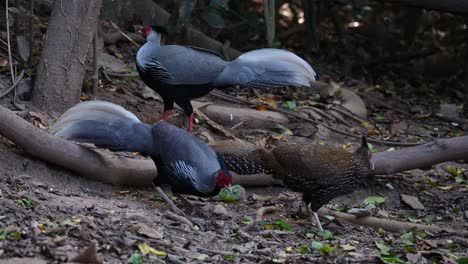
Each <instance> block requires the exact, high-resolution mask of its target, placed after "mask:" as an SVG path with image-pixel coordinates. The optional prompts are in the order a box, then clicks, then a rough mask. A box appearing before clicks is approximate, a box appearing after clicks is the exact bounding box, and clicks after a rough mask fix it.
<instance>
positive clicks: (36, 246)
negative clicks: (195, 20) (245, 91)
mask: <svg viewBox="0 0 468 264" xmlns="http://www.w3.org/2000/svg"><path fill="white" fill-rule="evenodd" d="M131 86H134V85H132V81H128V80H124V81H121V82H120V81H119V83H118V84H116V85H112V87H113V88H112V89H101V94H100V98H101V99H103V100H109V101H112V102H115V103H118V104H120V105H123V106H124V107H126V108H127V109H129V110H131V111H132V112H134V113H135V114H137V115H138V116H139V117H140V118H141V119H142V120H143V121H146V122H154V121H155V120H157V116H158V115H159V113H160V112H161V110H162V104H161V103H160V102H159V101H155V100H144V99H142V98H140V97H139V96H138V91H137V90H136V89H134V88H131ZM108 88H109V87H108ZM204 100H209V101H212V102H215V103H217V104H226V103H224V102H221V101H217V100H215V99H214V98H210V97H209V96H208V97H206V98H204ZM402 102H403V103H402V104H404V101H402ZM424 104H425V103H424V102H421V103H420V105H421V107H423V106H422V105H424ZM427 105H431V104H427ZM368 108H369V110H370V116H371V117H375V116H377V115H380V116H385V115H386V112H387V111H391V110H388V109H382V108H377V107H374V106H373V105H372V103H370V102H368ZM422 111H423V112H426V113H432V111H433V109H422ZM182 117H183V115H178V117H176V118H174V120H173V121H174V122H175V123H176V124H177V121H176V119H177V120H178V122H179V125H180V124H181V123H182V121H181V120H182ZM401 122H407V123H408V124H409V125H408V126H407V128H406V129H405V132H402V136H401V138H402V139H403V140H404V139H405V138H406V137H405V135H404V133H411V132H408V131H409V130H410V129H411V131H417V133H418V135H423V134H424V133H426V134H427V135H431V134H432V135H434V134H433V133H434V131H436V132H437V133H440V134H438V135H441V136H449V133H450V132H451V131H452V130H453V129H452V130H451V129H450V127H451V125H450V123H447V122H443V121H440V120H439V119H437V118H433V117H426V118H425V119H424V120H423V121H420V120H417V121H415V120H411V119H410V118H407V119H406V120H402V121H401ZM288 128H289V129H291V131H292V132H293V134H295V135H301V133H302V134H303V133H305V132H304V131H315V130H314V127H313V125H312V124H306V123H303V121H300V120H294V119H291V120H290V123H289V124H288ZM436 128H437V129H436ZM203 131H205V132H208V133H211V134H213V137H215V134H216V133H215V132H212V131H211V130H210V129H209V128H208V127H207V126H206V127H205V125H204V124H203V122H202V123H201V124H197V125H196V130H195V134H199V135H200V134H205V135H206V133H202V132H203ZM230 131H231V132H232V133H233V134H235V135H236V136H238V137H239V138H242V139H244V140H248V141H255V140H259V139H261V138H262V137H268V136H271V135H277V132H274V131H270V130H266V129H247V128H245V129H235V130H230ZM444 131H445V132H444ZM452 132H453V131H452ZM313 134H314V133H312V132H310V135H309V136H304V135H302V136H285V137H283V139H282V141H288V142H291V141H296V142H309V141H310V142H313V141H312V140H311V138H313ZM424 135H425V134H424ZM328 137H329V138H328V139H325V140H327V141H329V142H331V143H334V144H336V145H341V144H345V143H348V142H354V143H353V145H357V143H356V142H355V140H354V139H348V138H345V137H343V136H341V135H333V134H330V135H328ZM375 145H376V146H375V151H385V150H386V149H387V148H388V146H381V145H379V146H378V145H377V144H375ZM447 166H452V167H453V168H455V169H457V170H458V172H459V173H458V174H457V175H454V172H453V171H451V170H450V169H447ZM466 168H468V166H467V165H466V164H464V163H457V162H450V163H444V164H439V165H437V166H434V167H432V168H428V169H427V170H413V171H409V172H405V173H402V174H396V175H391V176H396V177H394V178H393V179H379V180H377V181H375V182H373V183H372V184H370V186H368V187H367V188H363V189H361V190H359V191H356V192H354V193H353V194H351V195H347V196H343V197H339V198H337V199H335V200H333V201H332V202H331V203H330V204H328V205H327V207H329V208H333V209H336V210H340V211H344V212H346V211H349V209H351V208H364V207H365V205H364V203H363V200H364V199H365V198H366V197H370V196H378V197H384V198H385V201H384V202H383V203H379V204H376V208H375V209H374V210H373V213H374V214H375V215H376V216H377V217H380V218H386V219H395V220H399V221H403V222H413V223H422V224H436V225H439V226H442V227H450V228H454V229H459V230H466V229H467V228H468V224H467V219H468V207H467V202H466V201H467V193H468V186H467V182H466V178H464V173H463V170H464V169H466ZM447 170H448V171H449V172H451V173H452V174H451V173H449V172H447ZM0 175H1V177H0V198H1V207H0V255H1V257H0V258H1V259H6V260H5V261H6V262H5V261H2V260H1V259H0V263H45V262H49V263H50V262H51V263H54V262H64V261H68V260H70V259H71V258H72V257H73V256H75V255H77V254H78V253H79V252H82V251H84V249H85V248H87V247H89V246H90V245H91V244H93V243H94V244H95V245H96V246H97V255H98V256H99V257H100V258H102V259H103V260H104V262H105V263H126V262H127V261H129V260H130V261H133V262H132V263H139V262H138V260H139V259H140V258H142V260H143V263H158V262H165V261H167V262H170V263H186V262H211V263H222V262H224V263H233V262H234V263H245V262H263V263H277V262H279V263H281V262H287V263H306V262H311V261H319V262H322V263H375V262H392V263H406V262H407V261H410V262H412V263H456V261H455V260H456V259H457V258H459V257H461V256H466V255H467V254H468V250H467V247H468V244H467V239H466V238H462V237H459V236H457V234H450V233H445V234H444V233H443V234H430V233H425V232H420V231H418V230H413V231H410V232H409V233H406V234H394V233H389V232H386V231H384V230H382V229H375V228H370V227H365V226H358V225H354V224H350V223H347V222H344V221H342V220H339V219H334V218H331V217H324V218H322V223H323V224H324V228H325V229H326V230H327V231H326V232H325V233H324V234H323V235H320V234H319V233H318V232H317V228H316V227H315V226H314V225H313V224H311V222H310V220H309V218H308V216H307V215H306V213H305V211H304V210H303V208H302V206H301V203H300V202H299V200H300V198H299V197H300V195H296V194H295V193H292V192H290V191H288V190H286V189H284V188H282V187H279V186H275V187H267V188H248V189H247V200H246V201H242V202H233V203H223V202H220V201H218V200H216V198H207V199H202V198H198V197H192V196H188V199H190V200H191V201H192V202H193V203H194V204H196V205H197V206H198V207H200V208H210V207H211V208H212V207H213V206H215V207H216V210H215V211H214V212H215V213H212V212H211V213H209V214H210V216H209V217H201V218H200V217H198V216H196V215H194V216H190V219H191V220H192V222H193V223H195V227H190V226H189V225H187V224H185V223H183V222H181V221H180V220H177V219H174V218H171V217H170V215H168V207H167V205H166V204H165V203H164V202H162V201H161V199H160V197H159V196H157V195H155V191H154V190H153V188H150V187H148V188H129V187H119V186H111V185H108V184H104V183H99V182H93V181H89V180H86V179H83V178H81V177H80V176H78V175H75V174H73V173H70V172H68V171H65V170H63V169H61V168H58V167H56V166H53V165H50V164H46V163H44V162H42V161H40V160H37V159H34V158H31V157H29V156H27V155H25V154H23V153H22V152H21V150H19V149H17V148H16V147H15V146H14V144H12V143H11V142H9V141H7V140H5V139H3V138H2V139H1V141H0ZM401 194H408V195H412V196H415V197H417V199H418V200H419V201H420V202H421V204H422V205H423V207H424V208H421V209H420V210H414V209H411V208H410V207H409V206H408V205H407V204H405V203H403V202H402V201H401V198H400V195H401ZM176 201H177V200H176ZM178 202H179V201H178ZM181 206H183V205H181ZM267 206H274V207H275V208H276V211H275V212H273V213H271V214H266V215H265V216H264V218H263V221H261V222H258V223H257V224H256V225H255V226H253V227H252V228H251V229H250V230H248V231H245V232H244V231H240V230H242V229H243V228H245V227H246V226H247V225H248V224H249V223H250V222H251V221H252V220H253V219H255V214H256V211H257V210H258V209H259V208H261V207H267ZM208 211H210V210H208ZM208 211H207V212H208ZM187 212H189V211H188V209H187ZM153 249H155V250H153ZM148 251H150V252H152V253H147V252H148ZM90 252H91V253H90V254H84V255H87V257H93V254H94V253H92V252H93V251H92V250H90ZM141 252H143V253H146V254H144V255H141ZM12 258H16V259H15V260H16V261H20V258H22V261H24V262H8V261H12ZM8 259H9V260H8Z"/></svg>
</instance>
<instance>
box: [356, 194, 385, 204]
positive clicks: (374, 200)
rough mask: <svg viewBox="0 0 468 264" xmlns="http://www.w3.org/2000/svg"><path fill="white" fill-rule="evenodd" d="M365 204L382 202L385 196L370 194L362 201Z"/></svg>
mask: <svg viewBox="0 0 468 264" xmlns="http://www.w3.org/2000/svg"><path fill="white" fill-rule="evenodd" d="M362 202H363V203H364V204H381V203H384V202H385V197H381V196H369V197H366V198H365V199H364V201H362Z"/></svg>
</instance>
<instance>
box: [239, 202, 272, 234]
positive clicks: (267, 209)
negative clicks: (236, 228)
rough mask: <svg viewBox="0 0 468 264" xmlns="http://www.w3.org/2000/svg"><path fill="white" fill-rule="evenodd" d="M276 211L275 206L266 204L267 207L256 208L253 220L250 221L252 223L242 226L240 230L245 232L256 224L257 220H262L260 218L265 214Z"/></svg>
mask: <svg viewBox="0 0 468 264" xmlns="http://www.w3.org/2000/svg"><path fill="white" fill-rule="evenodd" d="M274 212H276V207H275V206H267V207H261V208H260V209H258V210H257V212H256V216H255V220H253V221H252V223H250V224H248V225H247V226H245V227H244V228H242V231H244V232H247V231H249V230H250V229H252V228H253V227H254V226H256V225H257V223H258V222H259V221H262V218H263V216H264V215H265V214H271V213H274Z"/></svg>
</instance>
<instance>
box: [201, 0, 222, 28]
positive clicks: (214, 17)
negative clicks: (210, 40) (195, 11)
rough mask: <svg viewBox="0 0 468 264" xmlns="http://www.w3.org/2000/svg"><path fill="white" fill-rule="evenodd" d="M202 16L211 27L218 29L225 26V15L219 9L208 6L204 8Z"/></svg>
mask: <svg viewBox="0 0 468 264" xmlns="http://www.w3.org/2000/svg"><path fill="white" fill-rule="evenodd" d="M202 17H203V20H205V22H206V23H208V25H210V27H212V28H217V29H221V28H224V17H223V14H222V13H221V12H220V11H219V10H218V9H215V8H213V7H209V6H208V7H207V8H205V9H203V12H202Z"/></svg>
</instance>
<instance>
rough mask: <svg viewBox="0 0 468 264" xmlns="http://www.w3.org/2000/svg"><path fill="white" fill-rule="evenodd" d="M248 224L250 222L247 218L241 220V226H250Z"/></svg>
mask: <svg viewBox="0 0 468 264" xmlns="http://www.w3.org/2000/svg"><path fill="white" fill-rule="evenodd" d="M250 222H251V220H250V219H248V218H242V219H241V223H243V224H250Z"/></svg>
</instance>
